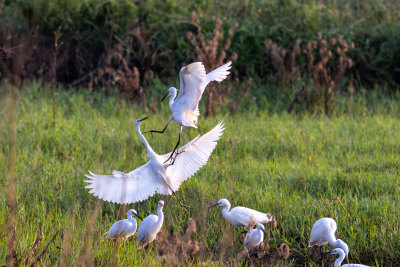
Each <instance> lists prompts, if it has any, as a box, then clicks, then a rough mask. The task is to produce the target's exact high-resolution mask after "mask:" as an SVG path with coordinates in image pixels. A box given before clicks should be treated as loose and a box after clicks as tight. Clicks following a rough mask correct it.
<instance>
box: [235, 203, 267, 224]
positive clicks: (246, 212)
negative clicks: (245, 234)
mask: <svg viewBox="0 0 400 267" xmlns="http://www.w3.org/2000/svg"><path fill="white" fill-rule="evenodd" d="M230 212H231V214H232V217H234V218H235V224H236V225H242V226H245V227H248V226H249V224H250V221H251V218H253V222H254V223H255V224H260V223H270V222H272V221H273V219H274V216H272V214H271V213H263V212H259V211H256V210H253V209H249V208H245V207H234V208H233V209H232V210H231V211H230Z"/></svg>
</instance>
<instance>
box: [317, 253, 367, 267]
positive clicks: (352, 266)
mask: <svg viewBox="0 0 400 267" xmlns="http://www.w3.org/2000/svg"><path fill="white" fill-rule="evenodd" d="M324 254H337V255H339V258H338V259H337V260H336V261H335V264H334V267H339V266H341V267H369V266H368V265H364V264H357V263H348V264H345V265H340V264H342V261H343V260H344V258H345V256H346V254H345V252H344V251H343V249H341V248H335V249H334V250H331V251H328V252H325V253H324Z"/></svg>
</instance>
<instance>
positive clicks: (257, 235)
mask: <svg viewBox="0 0 400 267" xmlns="http://www.w3.org/2000/svg"><path fill="white" fill-rule="evenodd" d="M264 234H265V235H267V232H265V228H264V225H262V224H259V225H257V228H255V229H252V230H251V231H250V232H248V233H247V234H246V237H245V238H244V249H245V250H246V251H247V252H250V251H251V250H252V249H254V248H256V247H258V246H259V245H260V244H261V243H262V242H263V241H264Z"/></svg>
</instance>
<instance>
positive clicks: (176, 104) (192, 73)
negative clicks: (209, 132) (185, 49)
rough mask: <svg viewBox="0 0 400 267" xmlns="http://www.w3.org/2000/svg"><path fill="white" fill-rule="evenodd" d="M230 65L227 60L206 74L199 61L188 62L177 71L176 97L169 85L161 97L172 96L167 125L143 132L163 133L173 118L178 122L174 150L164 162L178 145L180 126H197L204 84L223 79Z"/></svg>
mask: <svg viewBox="0 0 400 267" xmlns="http://www.w3.org/2000/svg"><path fill="white" fill-rule="evenodd" d="M231 65H232V62H231V61H229V62H228V63H226V64H225V65H222V66H221V67H219V68H217V69H215V70H213V71H212V72H209V73H207V74H206V70H205V68H204V65H203V64H202V63H201V62H195V63H192V64H189V65H187V66H186V67H183V68H182V69H181V71H180V72H179V80H180V84H179V85H180V89H179V95H178V97H177V98H176V99H175V97H176V94H177V90H176V88H175V87H171V88H169V89H168V93H167V94H166V95H165V96H164V98H163V99H162V100H164V99H165V98H166V97H167V96H172V97H171V98H170V99H169V108H170V109H171V111H172V113H173V114H172V116H171V117H170V119H169V121H168V123H167V125H165V127H164V129H163V130H162V131H156V130H150V131H147V132H145V133H164V131H165V129H167V127H168V125H169V124H170V123H171V122H172V121H173V120H175V121H176V122H177V123H178V124H179V136H178V142H177V144H176V145H175V148H174V150H172V153H171V155H170V156H169V157H168V158H167V160H166V161H165V162H167V161H168V160H170V159H172V156H173V154H174V153H175V151H176V149H177V147H178V146H179V143H180V140H181V132H182V127H183V126H186V127H194V128H197V126H196V123H197V117H198V116H199V115H200V112H199V101H200V99H201V96H202V95H203V92H204V89H205V88H206V86H207V85H208V84H209V83H210V82H212V81H217V82H221V81H223V80H224V79H225V78H226V77H227V76H228V75H229V70H230V68H231ZM162 100H161V101H162ZM175 159H176V157H175V158H174V159H173V161H172V164H174V162H175ZM165 162H164V163H165Z"/></svg>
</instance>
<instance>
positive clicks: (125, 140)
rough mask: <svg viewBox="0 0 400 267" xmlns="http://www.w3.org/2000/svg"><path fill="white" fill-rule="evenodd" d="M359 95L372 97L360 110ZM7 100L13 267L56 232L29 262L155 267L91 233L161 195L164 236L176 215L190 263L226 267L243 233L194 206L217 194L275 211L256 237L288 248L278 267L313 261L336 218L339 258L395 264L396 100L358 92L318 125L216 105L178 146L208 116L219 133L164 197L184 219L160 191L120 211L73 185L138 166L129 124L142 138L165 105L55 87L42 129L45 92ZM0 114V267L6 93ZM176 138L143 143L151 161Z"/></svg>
mask: <svg viewBox="0 0 400 267" xmlns="http://www.w3.org/2000/svg"><path fill="white" fill-rule="evenodd" d="M2 93H3V95H4V92H2ZM369 99H374V101H372V104H371V103H370V100H369ZM375 100H376V101H375ZM337 101H338V102H340V99H337ZM346 101H349V100H346ZM385 101H386V102H385ZM17 103H18V106H17V114H16V117H17V119H16V129H17V135H16V140H17V141H16V151H17V160H16V175H15V183H16V189H15V197H16V203H17V209H16V227H17V232H16V243H15V250H16V253H17V256H18V258H19V259H23V258H24V257H25V256H26V255H27V254H28V252H29V250H30V248H31V246H32V244H33V243H34V241H35V238H37V237H38V236H39V233H40V232H43V241H42V242H41V243H40V244H39V247H38V249H37V253H36V255H38V254H39V253H40V252H41V251H42V250H43V249H44V248H45V246H46V245H47V244H48V242H49V241H50V240H51V239H52V238H53V236H54V235H55V234H56V232H57V231H59V233H60V234H58V235H57V236H56V238H55V240H54V242H53V243H50V245H49V247H48V250H47V252H46V253H45V254H44V256H43V257H42V259H41V262H42V264H44V265H56V264H61V265H63V264H65V265H73V264H78V263H80V264H84V265H87V264H94V265H112V264H114V265H115V263H118V265H141V264H143V265H161V264H162V260H161V259H159V258H158V257H157V255H158V253H157V249H156V245H155V244H152V245H150V247H149V248H147V249H144V250H139V249H138V247H137V246H136V243H135V237H133V238H131V239H129V241H127V242H124V243H123V244H119V246H118V244H117V245H116V244H115V243H113V242H105V241H104V240H103V237H102V235H103V233H104V232H105V231H106V230H108V228H109V227H110V226H111V225H112V223H113V222H115V221H116V220H118V219H121V218H122V217H125V212H126V211H127V209H128V208H135V209H136V210H137V211H138V213H139V214H140V215H141V216H147V215H148V214H150V213H155V212H156V207H157V201H158V200H160V199H163V200H164V201H165V202H166V203H165V208H164V211H165V223H164V226H163V229H164V230H165V231H167V232H177V233H180V234H181V233H183V232H184V230H185V228H186V226H187V222H188V220H189V218H195V219H196V220H197V222H198V231H197V234H196V239H197V240H198V241H199V242H200V246H201V250H200V252H199V254H198V256H197V257H195V258H194V259H193V262H192V263H193V264H196V265H200V264H201V263H202V262H203V263H205V264H207V265H223V264H227V263H232V264H237V263H238V262H237V261H236V255H237V254H238V253H239V252H240V251H241V250H242V245H243V238H244V237H243V235H240V232H241V229H234V228H233V227H230V226H229V225H228V224H227V223H226V222H225V221H224V220H223V218H222V217H221V215H220V210H218V208H217V209H214V210H210V211H208V210H207V209H206V207H207V206H209V205H210V204H214V203H215V202H216V201H217V200H219V199H220V198H227V199H229V200H230V201H231V203H232V205H233V206H236V205H243V206H248V207H251V208H254V209H257V210H260V211H265V212H271V213H273V214H274V215H275V216H276V218H277V221H278V226H277V227H276V228H274V229H272V230H270V232H269V234H270V236H269V238H270V241H269V245H270V247H269V251H271V252H274V251H276V249H277V248H278V247H279V246H280V244H281V243H283V242H285V243H287V244H288V245H289V246H290V248H291V254H290V258H289V259H287V262H286V263H287V265H305V264H307V265H314V263H313V262H312V260H311V257H312V253H314V252H315V251H316V250H315V249H314V250H313V249H307V244H308V239H309V234H310V231H311V227H312V225H313V223H314V222H315V221H316V220H317V219H319V218H321V217H324V216H328V217H332V218H334V219H335V220H336V221H337V223H338V230H337V233H336V234H337V237H340V238H341V239H343V240H344V241H345V242H347V244H348V245H349V248H350V260H351V262H361V263H364V264H370V265H379V266H390V265H393V266H395V265H396V262H397V263H398V262H399V258H398V257H399V256H398V251H399V250H400V241H399V240H400V224H399V219H398V218H399V217H400V211H399V208H398V207H399V204H400V194H399V193H400V192H399V190H400V183H399V179H398V176H399V168H398V166H399V165H400V153H399V151H400V145H399V144H400V143H399V141H398V140H400V123H399V112H398V107H397V106H398V105H397V104H396V103H393V101H392V100H390V99H379V97H377V96H373V95H371V94H367V93H366V94H365V95H361V96H358V97H357V98H355V99H353V101H351V102H349V103H345V104H343V106H344V107H347V108H346V109H345V108H344V109H338V111H337V113H336V114H333V115H332V116H331V117H324V116H322V117H319V116H313V115H312V114H304V115H302V116H299V115H290V114H286V113H284V112H283V113H282V112H280V113H279V112H272V111H270V112H268V111H267V110H266V109H254V110H252V111H247V112H238V113H235V114H233V115H231V114H230V113H229V112H225V111H224V110H221V111H220V112H219V113H218V114H217V115H216V116H215V117H210V118H204V117H200V121H199V129H198V130H196V129H188V128H185V129H184V131H183V141H182V142H183V143H186V142H188V141H189V140H190V139H192V138H194V137H195V136H196V135H197V134H198V133H201V134H202V133H205V132H207V131H209V130H210V129H211V128H212V127H213V126H215V125H216V124H217V123H218V122H219V121H220V120H224V122H225V128H226V130H225V132H224V134H223V136H222V137H221V140H220V141H219V142H218V145H217V147H216V149H215V151H214V152H213V154H212V156H211V158H210V159H209V162H208V163H207V165H206V166H205V167H203V168H202V169H201V170H200V171H199V172H198V173H197V174H196V175H195V176H194V177H192V178H191V179H189V180H188V181H186V182H185V183H183V185H182V186H181V188H180V190H179V191H178V192H177V194H178V196H179V197H180V198H182V199H183V201H184V202H185V203H186V204H187V205H188V206H190V208H188V211H187V212H186V211H184V210H183V209H182V207H181V206H180V205H179V203H178V202H177V201H176V199H175V198H174V197H173V196H160V195H156V196H154V197H152V198H150V199H149V200H147V201H144V202H142V203H135V204H131V205H128V206H125V207H121V206H120V205H117V204H111V203H106V202H103V201H100V200H98V199H96V198H95V197H93V196H92V195H90V194H89V193H88V190H87V189H85V188H84V186H85V183H84V182H83V180H84V179H85V177H84V174H85V173H86V172H87V170H91V171H93V172H97V173H111V171H112V170H114V169H116V170H121V171H130V170H132V169H134V168H136V167H138V166H140V165H142V164H143V163H145V162H146V161H147V156H146V152H145V149H144V147H143V144H142V142H141V140H140V139H139V138H138V136H137V134H136V132H135V129H134V122H135V120H136V119H138V118H142V117H144V116H146V115H149V116H150V118H149V120H147V121H146V122H144V123H143V124H142V130H147V129H154V128H156V129H158V128H160V127H161V126H160V125H164V123H165V122H166V121H167V119H168V117H169V110H168V107H167V104H165V103H162V104H160V108H159V110H157V113H155V114H152V113H149V111H148V110H146V109H145V108H143V107H141V106H139V105H136V104H131V103H128V102H123V103H122V104H121V102H120V101H119V100H118V97H116V96H114V95H110V96H104V95H101V94H89V93H85V92H80V93H77V92H74V91H65V90H58V91H57V95H56V128H55V129H54V128H53V125H52V106H51V89H50V88H49V87H46V86H42V85H40V84H32V85H29V86H23V88H22V89H21V90H20V92H19V97H18V100H17ZM350 105H352V108H351V110H349V109H348V107H349V106H350ZM339 110H342V112H341V113H340V112H339ZM0 111H1V112H2V113H1V115H2V120H1V123H0V127H1V128H0V130H1V132H2V135H1V137H0V148H1V150H0V173H2V175H1V176H0V184H1V185H2V186H1V187H0V193H1V194H0V207H1V208H0V226H1V227H0V264H1V265H3V264H5V262H6V255H7V244H8V238H7V236H8V228H7V227H6V225H7V220H8V216H9V209H8V206H7V201H8V200H7V189H8V177H9V164H10V159H9V147H10V141H9V140H10V131H9V125H10V123H9V121H7V118H6V114H8V112H9V106H8V102H7V101H6V98H5V97H4V98H2V100H1V109H0ZM177 133H178V128H177V125H175V124H172V125H171V126H170V128H168V130H167V132H166V133H165V134H163V135H154V137H151V136H150V135H149V136H147V138H148V141H149V142H150V144H151V145H152V147H153V148H154V150H155V151H156V152H157V153H166V152H168V151H170V150H171V149H172V148H173V146H174V144H175V141H176V138H177ZM340 202H341V203H342V204H343V206H342V205H341V204H340ZM96 208H97V209H96ZM61 233H62V234H61ZM331 262H332V260H331ZM324 263H325V264H327V263H328V261H327V260H325V261H324Z"/></svg>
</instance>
